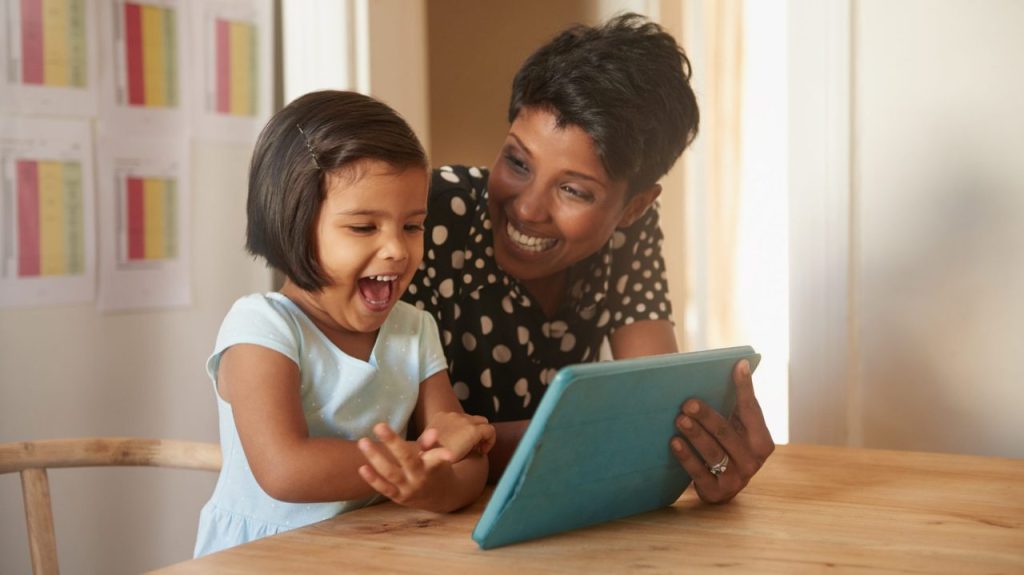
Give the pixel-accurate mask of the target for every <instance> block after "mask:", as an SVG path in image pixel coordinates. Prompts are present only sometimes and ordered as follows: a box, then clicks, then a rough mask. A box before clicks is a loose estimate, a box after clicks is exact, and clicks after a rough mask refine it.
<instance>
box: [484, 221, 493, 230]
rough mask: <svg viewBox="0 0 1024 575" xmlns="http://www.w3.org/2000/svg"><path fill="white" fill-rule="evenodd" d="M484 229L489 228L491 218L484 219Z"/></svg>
mask: <svg viewBox="0 0 1024 575" xmlns="http://www.w3.org/2000/svg"><path fill="white" fill-rule="evenodd" d="M484 229H485V230H489V229H491V220H484Z"/></svg>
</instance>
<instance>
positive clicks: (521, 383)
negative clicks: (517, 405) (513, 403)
mask: <svg viewBox="0 0 1024 575" xmlns="http://www.w3.org/2000/svg"><path fill="white" fill-rule="evenodd" d="M513 389H514V390H515V392H516V395H518V396H519V397H522V396H524V395H526V392H528V391H530V386H529V384H528V383H526V378H525V377H520V378H519V379H518V380H516V384H515V387H513Z"/></svg>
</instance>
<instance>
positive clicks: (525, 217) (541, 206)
mask: <svg viewBox="0 0 1024 575" xmlns="http://www.w3.org/2000/svg"><path fill="white" fill-rule="evenodd" d="M512 206H513V208H514V211H515V214H516V217H517V218H519V219H520V220H521V221H524V222H540V221H544V220H545V219H547V197H546V194H545V193H544V190H543V188H542V186H540V185H537V184H534V185H530V186H526V187H524V188H523V190H522V191H520V192H519V195H517V196H516V198H515V200H513V202H512Z"/></svg>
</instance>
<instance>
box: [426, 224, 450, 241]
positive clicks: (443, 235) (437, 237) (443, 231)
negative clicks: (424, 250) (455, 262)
mask: <svg viewBox="0 0 1024 575" xmlns="http://www.w3.org/2000/svg"><path fill="white" fill-rule="evenodd" d="M430 238H431V239H432V240H433V241H434V244H436V245H441V244H443V243H444V241H445V240H447V239H448V228H446V227H444V226H436V227H435V228H434V231H433V232H432V233H431V236H430Z"/></svg>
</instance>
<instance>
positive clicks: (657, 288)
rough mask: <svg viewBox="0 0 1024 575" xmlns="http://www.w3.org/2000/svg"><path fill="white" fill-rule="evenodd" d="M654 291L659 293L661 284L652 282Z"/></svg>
mask: <svg viewBox="0 0 1024 575" xmlns="http://www.w3.org/2000/svg"><path fill="white" fill-rule="evenodd" d="M654 289H656V290H658V291H661V282H654Z"/></svg>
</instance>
